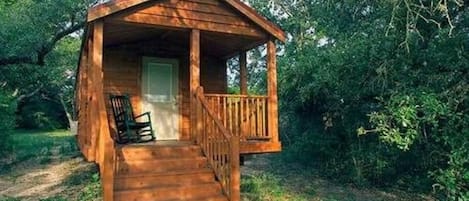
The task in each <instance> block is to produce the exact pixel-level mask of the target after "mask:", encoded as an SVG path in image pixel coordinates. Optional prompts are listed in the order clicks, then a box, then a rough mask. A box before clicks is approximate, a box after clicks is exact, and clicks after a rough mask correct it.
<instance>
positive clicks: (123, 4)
mask: <svg viewBox="0 0 469 201" xmlns="http://www.w3.org/2000/svg"><path fill="white" fill-rule="evenodd" d="M149 1H152V0H111V1H109V2H106V3H103V4H100V5H98V6H95V7H93V8H90V10H89V11H88V22H92V21H94V20H97V19H100V18H103V17H106V16H108V15H111V14H114V13H118V12H121V11H124V10H127V9H129V8H132V7H134V6H137V5H140V4H143V3H146V2H149ZM219 1H222V2H225V3H227V4H228V5H230V6H231V7H233V8H234V9H236V10H237V11H239V12H240V13H241V14H243V15H244V16H245V17H247V18H248V19H250V20H251V21H253V22H254V23H255V24H256V25H258V26H259V27H261V28H262V29H263V30H264V31H266V32H267V33H269V34H270V35H272V36H274V37H275V38H277V39H278V40H280V41H282V42H285V41H286V34H285V32H284V31H283V30H282V29H280V27H278V26H277V25H275V24H274V23H272V22H270V21H269V20H267V19H266V18H264V17H263V16H261V15H260V14H259V13H257V12H256V11H255V10H254V9H252V8H251V7H249V6H248V5H246V4H244V3H243V2H241V1H240V0H219Z"/></svg>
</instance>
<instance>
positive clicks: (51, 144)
mask: <svg viewBox="0 0 469 201" xmlns="http://www.w3.org/2000/svg"><path fill="white" fill-rule="evenodd" d="M9 143H10V147H11V148H12V151H11V152H10V154H9V156H8V159H3V160H4V161H5V162H2V163H1V164H2V165H0V168H1V170H3V171H8V170H9V169H10V168H11V166H13V165H15V164H17V163H18V162H21V161H26V160H29V159H32V158H35V159H38V160H39V161H38V162H39V163H40V164H46V163H49V162H50V161H51V158H50V157H52V156H57V157H64V156H70V155H73V154H78V148H77V145H76V140H75V137H74V136H73V135H71V134H70V132H68V131H65V130H58V131H50V132H47V131H46V132H41V131H27V130H16V131H15V132H14V133H13V134H12V135H11V136H10V139H9Z"/></svg>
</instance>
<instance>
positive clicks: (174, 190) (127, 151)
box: [114, 143, 228, 201]
mask: <svg viewBox="0 0 469 201" xmlns="http://www.w3.org/2000/svg"><path fill="white" fill-rule="evenodd" d="M116 152H117V154H116V160H117V163H116V173H115V174H116V175H115V179H114V200H116V201H132V200H135V201H137V200H138V201H153V200H154V201H160V200H161V201H183V200H194V201H228V198H227V197H226V196H225V195H224V193H223V190H222V186H221V184H220V183H219V182H218V181H217V180H216V177H215V173H214V171H213V169H212V168H210V166H209V163H208V160H207V158H206V157H205V156H204V155H203V153H202V149H201V148H200V147H199V146H197V145H193V144H190V143H176V144H166V145H165V144H151V145H126V146H122V147H116Z"/></svg>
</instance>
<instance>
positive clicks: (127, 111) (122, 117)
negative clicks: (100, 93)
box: [110, 95, 155, 144]
mask: <svg viewBox="0 0 469 201" xmlns="http://www.w3.org/2000/svg"><path fill="white" fill-rule="evenodd" d="M110 100H111V107H112V112H113V114H114V122H115V123H116V129H117V134H116V136H115V140H116V142H117V143H119V144H126V143H143V142H150V141H154V140H155V135H154V133H153V128H152V125H151V118H150V112H146V113H143V114H141V115H138V116H135V115H134V112H133V109H132V104H131V103H130V98H129V96H128V95H110ZM143 117H146V120H145V119H144V118H143ZM137 120H139V121H137Z"/></svg>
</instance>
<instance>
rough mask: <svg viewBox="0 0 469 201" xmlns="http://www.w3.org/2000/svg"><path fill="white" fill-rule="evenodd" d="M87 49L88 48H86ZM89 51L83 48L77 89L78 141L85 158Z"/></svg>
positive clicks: (86, 150)
mask: <svg viewBox="0 0 469 201" xmlns="http://www.w3.org/2000/svg"><path fill="white" fill-rule="evenodd" d="M85 47H86V46H85ZM87 71H88V50H87V48H83V52H82V53H81V57H80V71H79V72H78V73H79V74H78V75H79V76H78V79H79V82H78V86H77V88H78V89H79V91H78V93H79V94H78V98H77V102H76V105H77V110H78V113H77V116H78V130H77V140H78V144H79V146H80V151H81V152H82V154H83V155H84V156H85V157H88V156H87V154H88V146H85V145H86V129H87V126H86V114H87V111H86V103H87V102H88V100H87V99H88V90H87V86H88V83H87V82H88V75H87Z"/></svg>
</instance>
